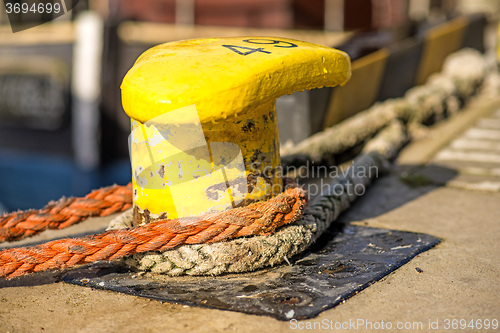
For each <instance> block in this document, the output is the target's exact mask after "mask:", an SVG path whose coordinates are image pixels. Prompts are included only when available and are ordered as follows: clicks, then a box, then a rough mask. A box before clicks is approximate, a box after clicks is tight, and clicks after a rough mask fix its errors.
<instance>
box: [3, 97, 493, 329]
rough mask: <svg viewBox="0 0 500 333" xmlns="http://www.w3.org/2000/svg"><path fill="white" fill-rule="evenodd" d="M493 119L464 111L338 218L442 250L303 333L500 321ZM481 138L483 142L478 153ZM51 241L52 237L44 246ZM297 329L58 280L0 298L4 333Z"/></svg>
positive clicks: (94, 224) (92, 225) (480, 109)
mask: <svg viewBox="0 0 500 333" xmlns="http://www.w3.org/2000/svg"><path fill="white" fill-rule="evenodd" d="M497 110H500V102H499V101H492V100H476V101H474V102H472V103H471V104H470V105H469V107H468V110H467V111H466V112H464V113H461V114H459V115H457V116H455V117H454V118H453V119H451V120H449V121H446V122H444V123H442V124H440V125H438V126H436V127H434V128H433V129H432V130H431V131H430V133H429V134H428V135H427V137H426V138H424V139H421V140H419V141H416V142H414V143H412V144H410V145H409V146H407V147H406V148H405V149H404V150H403V151H402V152H401V154H400V156H399V158H398V160H397V166H396V167H395V168H394V170H393V172H391V173H390V174H389V175H387V176H385V177H383V178H381V179H379V180H378V181H377V182H376V184H375V185H374V186H373V187H371V188H370V189H369V191H368V192H367V194H366V195H365V196H364V197H363V198H361V199H360V200H359V201H358V202H357V203H356V204H355V205H354V206H353V207H352V208H351V209H350V210H349V211H348V212H347V213H346V214H344V215H342V217H341V220H342V222H344V223H353V224H360V225H367V226H373V227H381V228H388V229H398V230H406V231H415V232H423V233H428V234H431V235H434V236H437V237H440V238H442V240H443V241H442V243H441V244H439V245H438V246H437V247H436V248H434V249H431V250H430V251H427V252H424V253H422V254H420V255H419V256H417V257H416V258H414V259H413V260H411V261H410V262H409V263H408V264H406V265H404V266H403V267H401V268H399V269H398V270H396V271H395V272H394V273H392V274H390V275H389V276H387V277H386V278H384V279H382V280H381V281H379V282H377V283H375V284H374V285H372V286H370V287H368V288H367V289H365V290H364V291H362V292H360V293H359V294H357V295H355V296H354V297H352V298H351V299H349V300H347V301H346V302H345V303H343V304H341V305H339V306H337V307H335V308H333V309H330V310H327V311H325V312H323V313H322V314H320V315H319V316H318V317H317V318H314V319H311V320H308V321H301V322H300V325H303V327H304V328H307V327H309V326H306V325H311V327H313V326H314V325H316V327H317V328H318V329H317V330H316V331H325V332H327V331H350V332H365V331H385V330H382V329H381V328H379V329H377V330H376V329H373V330H370V329H369V327H370V323H371V325H372V326H375V328H376V327H377V325H379V327H380V325H382V321H383V322H384V325H385V327H387V323H388V322H390V323H391V324H392V325H393V327H396V326H397V325H398V323H402V324H403V325H404V324H407V325H409V326H408V329H404V328H403V329H401V330H398V329H393V330H392V331H402V332H419V331H420V332H428V331H434V332H447V331H450V332H451V331H463V330H460V329H458V330H453V329H451V328H450V329H446V327H445V325H446V323H447V322H446V319H449V320H453V319H458V320H460V319H465V320H466V321H467V323H468V324H469V323H470V321H471V320H477V319H482V320H484V319H490V320H491V319H497V320H498V319H500V300H499V298H498V297H499V295H500V286H499V284H498V276H499V275H500V259H499V248H500V245H499V241H498V239H499V238H500V191H499V188H498V183H499V182H500V172H499V169H500V161H498V156H500V154H499V150H498V145H500V128H498V127H497V125H498V122H499V121H500V112H499V111H497ZM485 130H486V131H485ZM471 131H472V132H471ZM471 133H472V134H471ZM478 133H479V134H478ZM478 140H481V141H483V142H482V144H479V147H478V146H477V145H478V143H477V141H478ZM457 142H458V143H457ZM471 142H472V143H471ZM474 145H476V146H474ZM474 147H475V148H474ZM485 148H486V149H485ZM464 154H465V155H464ZM478 154H479V155H478ZM485 160H486V161H485ZM108 221H109V218H108V219H93V220H92V221H89V222H86V223H84V224H81V225H78V226H74V227H72V228H69V229H67V230H65V231H64V233H68V234H74V233H79V232H88V231H89V230H91V229H92V230H98V229H99V228H102V227H103V226H105V225H106V224H107V222H108ZM57 234H58V235H59V236H60V235H61V234H60V232H57ZM54 235H55V233H54V232H47V233H45V234H44V235H42V236H40V237H39V238H38V239H43V238H45V239H49V238H51V237H54ZM35 240H36V239H35ZM31 241H33V240H29V241H25V242H31ZM358 320H359V321H358ZM361 320H364V321H365V324H364V325H359V326H358V327H355V326H346V327H347V328H350V329H345V330H343V329H337V330H335V327H334V325H335V323H340V324H342V323H346V324H350V321H351V322H356V323H360V324H361ZM429 321H431V322H432V323H434V325H435V324H436V321H437V324H438V329H437V330H432V329H430V328H429ZM451 323H452V322H451V321H450V324H451ZM346 324H344V325H346ZM298 325H299V323H289V322H280V321H277V320H274V319H271V318H268V317H258V316H251V315H245V314H241V313H236V312H227V311H219V310H211V309H203V308H197V307H187V306H182V305H176V304H168V303H160V302H157V301H153V300H147V299H143V298H138V297H133V296H127V295H122V294H117V293H112V292H107V291H100V290H92V289H90V288H81V287H77V286H73V285H67V284H63V283H56V284H47V285H41V286H36V287H17V288H4V289H0V332H34V331H41V330H44V331H49V332H118V331H119V332H171V331H176V332H185V331H197V332H215V331H218V332H277V331H300V330H299V327H298ZM320 325H321V326H320ZM325 325H326V326H325ZM330 325H333V327H331V326H330ZM414 325H416V326H414ZM420 325H421V326H420ZM411 326H413V327H411ZM434 327H435V326H434ZM321 328H323V329H321ZM499 330H500V329H499ZM307 331H312V330H307ZM465 331H471V332H476V331H478V330H477V329H476V328H474V329H472V328H469V329H467V330H465ZM485 331H488V332H489V331H493V330H492V329H489V330H485ZM497 331H498V330H497Z"/></svg>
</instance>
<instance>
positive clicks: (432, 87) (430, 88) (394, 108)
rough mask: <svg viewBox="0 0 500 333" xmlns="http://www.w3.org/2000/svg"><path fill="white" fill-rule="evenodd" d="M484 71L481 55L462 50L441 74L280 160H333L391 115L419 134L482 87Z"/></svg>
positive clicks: (289, 151)
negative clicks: (426, 126) (427, 125)
mask: <svg viewBox="0 0 500 333" xmlns="http://www.w3.org/2000/svg"><path fill="white" fill-rule="evenodd" d="M487 72H488V65H487V61H486V59H485V57H484V56H483V55H481V53H479V52H478V51H476V50H472V49H463V50H460V51H458V52H456V53H453V54H452V55H450V56H449V57H448V58H447V59H446V61H445V63H444V65H443V70H442V71H441V72H440V73H436V74H434V75H432V76H431V77H430V78H429V79H428V81H427V83H426V84H425V85H421V86H416V87H413V88H411V89H410V90H408V91H407V92H406V94H405V96H404V97H402V98H396V99H389V100H386V101H384V102H380V103H376V104H374V105H373V106H372V107H370V108H369V109H367V110H365V111H363V112H360V113H358V114H356V115H354V116H352V117H350V118H348V119H346V120H344V121H343V122H341V123H339V124H336V125H334V126H332V127H330V128H328V129H326V130H324V131H322V132H320V133H317V134H314V135H312V136H310V137H309V138H307V139H305V140H303V141H301V142H299V143H298V144H296V145H295V146H287V147H286V148H284V149H283V150H282V154H285V155H288V156H285V157H284V159H283V161H284V163H285V164H293V165H295V166H298V165H302V164H305V163H306V161H309V162H314V163H320V162H323V161H326V162H331V161H332V160H333V161H334V160H335V155H337V154H341V153H343V152H345V151H348V150H350V149H352V148H353V147H355V146H358V145H360V144H362V143H364V142H365V141H366V140H368V139H370V138H371V137H372V136H373V135H374V134H376V133H377V132H378V131H380V130H381V129H382V128H384V127H385V126H387V124H388V123H390V122H391V121H393V120H394V119H398V120H400V121H401V122H403V123H404V124H405V125H406V127H407V128H408V130H409V132H410V133H411V134H413V135H414V136H418V135H419V134H420V133H422V132H423V128H424V125H426V124H428V123H432V122H435V121H439V120H441V119H442V118H444V116H445V113H446V115H449V114H453V113H456V112H457V111H458V110H459V108H460V106H461V104H462V103H463V102H465V101H466V100H467V99H468V98H469V97H471V96H473V95H474V93H475V92H476V91H477V90H478V88H479V87H480V86H481V84H482V82H483V80H484V79H485V77H486V74H487Z"/></svg>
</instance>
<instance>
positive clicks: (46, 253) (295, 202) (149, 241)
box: [0, 187, 307, 278]
mask: <svg viewBox="0 0 500 333" xmlns="http://www.w3.org/2000/svg"><path fill="white" fill-rule="evenodd" d="M92 193H94V192H92ZM92 193H91V194H92ZM91 194H89V195H91ZM87 197H88V196H87ZM87 197H86V198H87ZM75 201H76V200H75ZM306 204H307V196H306V192H305V191H304V190H303V189H301V188H300V187H294V188H288V189H286V190H285V191H284V192H283V193H281V194H279V195H277V196H276V197H274V198H271V199H269V200H268V201H265V202H258V203H254V204H251V205H249V206H246V207H241V208H234V209H230V210H227V211H225V212H221V213H207V214H204V215H201V216H199V217H190V218H178V219H173V220H168V219H166V220H161V221H156V222H152V223H149V224H146V225H144V226H141V227H136V228H131V229H122V230H112V231H107V232H104V233H102V234H97V235H93V236H88V237H82V238H66V239H60V240H54V241H50V242H47V243H44V244H41V245H36V246H29V247H20V248H10V249H6V250H3V251H1V252H0V277H8V278H12V277H15V276H19V275H23V274H26V273H31V272H39V271H44V270H49V269H63V268H67V267H71V266H74V265H78V264H85V263H90V262H94V261H98V260H114V259H118V258H120V257H123V256H126V255H131V254H135V253H140V252H147V251H163V250H167V249H171V248H173V247H175V246H177V245H181V244H198V243H208V242H217V241H223V240H227V239H230V238H235V237H242V236H252V235H267V234H270V233H272V232H273V231H274V230H275V229H276V228H278V227H280V226H282V225H285V224H288V223H291V222H293V221H295V220H297V219H298V218H300V217H301V216H302V214H303V212H304V208H305V206H306ZM49 206H50V205H49ZM45 228H46V227H45Z"/></svg>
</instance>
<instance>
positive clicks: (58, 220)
mask: <svg viewBox="0 0 500 333" xmlns="http://www.w3.org/2000/svg"><path fill="white" fill-rule="evenodd" d="M131 206H132V185H131V184H128V185H127V186H119V185H113V186H108V187H103V188H100V189H98V190H94V191H92V192H90V193H89V194H87V195H86V196H85V197H83V198H61V199H60V200H58V201H52V202H50V203H49V204H48V205H46V206H45V207H43V208H42V209H39V210H28V211H18V212H14V213H10V214H5V215H3V216H0V243H3V242H10V241H15V240H20V239H23V238H27V237H31V236H34V235H36V234H39V233H40V232H42V231H44V230H46V229H63V228H67V227H69V226H71V225H73V224H76V223H79V222H81V221H83V220H85V219H87V218H89V217H92V216H108V215H110V214H113V213H117V212H123V211H125V210H127V209H129V208H130V207H131Z"/></svg>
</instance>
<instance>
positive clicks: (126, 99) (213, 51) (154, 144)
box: [121, 37, 351, 224]
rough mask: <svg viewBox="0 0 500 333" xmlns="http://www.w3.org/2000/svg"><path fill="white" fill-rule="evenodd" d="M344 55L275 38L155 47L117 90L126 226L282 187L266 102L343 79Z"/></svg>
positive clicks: (235, 202)
mask: <svg viewBox="0 0 500 333" xmlns="http://www.w3.org/2000/svg"><path fill="white" fill-rule="evenodd" d="M350 75H351V70H350V61H349V57H348V56H347V55H346V54H345V53H344V52H341V51H338V50H335V49H332V48H328V47H325V46H320V45H316V44H311V43H306V42H301V41H296V40H290V39H284V38H276V37H233V38H211V39H199V40H186V41H179V42H172V43H166V44H161V45H158V46H156V47H153V48H151V49H149V50H147V51H146V52H144V53H143V54H142V55H141V56H140V57H139V58H138V59H137V61H136V62H135V64H134V66H133V67H132V68H131V69H130V70H129V72H128V73H127V75H126V76H125V78H124V79H123V83H122V86H121V89H122V103H123V108H124V109H125V112H126V113H127V114H128V115H129V116H130V117H131V119H132V130H131V136H130V152H131V163H132V172H133V179H132V183H133V189H134V222H135V224H142V223H148V222H150V221H153V220H155V219H158V218H177V217H186V216H196V215H199V214H201V213H206V212H211V211H222V210H226V209H229V208H233V207H238V206H241V205H247V204H248V203H251V202H254V201H259V200H266V199H269V198H270V197H272V196H273V195H276V194H277V193H279V192H281V191H282V182H281V174H280V156H279V142H278V127H277V119H276V112H275V101H276V98H278V97H279V96H282V95H285V94H291V93H293V92H295V91H301V90H304V89H312V88H319V87H323V86H336V85H338V84H340V85H343V84H345V83H346V82H347V81H348V80H349V78H350Z"/></svg>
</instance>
